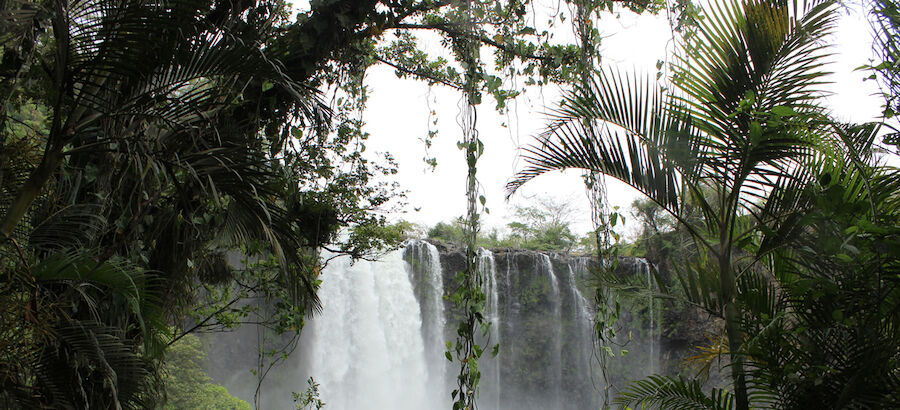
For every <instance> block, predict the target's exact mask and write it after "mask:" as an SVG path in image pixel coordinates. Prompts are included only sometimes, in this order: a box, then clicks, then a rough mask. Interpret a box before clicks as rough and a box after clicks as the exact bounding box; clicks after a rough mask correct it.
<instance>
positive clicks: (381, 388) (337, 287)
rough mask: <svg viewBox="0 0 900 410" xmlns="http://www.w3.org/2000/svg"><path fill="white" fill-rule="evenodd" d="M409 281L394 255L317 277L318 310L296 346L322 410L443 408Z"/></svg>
mask: <svg viewBox="0 0 900 410" xmlns="http://www.w3.org/2000/svg"><path fill="white" fill-rule="evenodd" d="M429 253H430V252H429ZM431 256H434V255H433V254H432V255H431ZM433 260H434V259H432V261H433ZM432 267H433V266H432ZM410 276H411V275H410V274H409V265H408V264H407V263H406V262H404V260H403V259H402V256H401V252H400V251H395V252H391V253H389V254H388V255H386V256H385V257H384V258H382V260H381V261H379V262H369V261H358V262H356V263H355V264H351V263H350V261H349V260H348V259H347V258H338V259H336V260H333V261H332V262H331V263H330V264H329V265H328V267H327V268H325V269H324V270H323V272H322V287H321V288H320V289H319V296H320V298H321V300H322V304H323V310H322V313H321V314H319V315H318V316H316V317H315V318H314V319H313V320H312V321H311V323H310V324H309V325H307V328H306V330H305V331H304V340H303V341H302V342H301V343H305V344H306V347H307V351H306V352H304V354H305V356H306V357H307V360H308V361H309V363H308V365H307V366H308V368H307V369H306V374H310V375H312V376H313V377H315V379H316V381H317V382H318V383H319V384H320V390H319V391H320V396H321V398H322V400H323V401H325V403H327V405H328V408H332V409H348V410H349V409H360V410H363V409H372V410H375V409H388V408H390V409H402V410H417V409H424V408H431V407H432V406H434V404H435V403H441V402H446V401H447V396H444V395H443V394H442V393H443V392H442V390H443V389H441V387H442V386H440V385H435V384H434V382H433V381H434V380H440V379H442V378H443V371H442V367H440V366H438V367H435V366H436V365H437V364H436V363H435V360H434V359H437V358H431V357H427V356H430V355H426V344H427V343H426V340H425V339H426V337H432V336H433V335H429V334H427V333H428V332H426V334H425V336H424V337H423V328H425V329H427V328H428V327H427V326H426V327H423V321H422V310H421V309H420V304H419V302H418V301H417V300H416V297H415V294H414V292H413V286H412V283H411V281H410ZM438 305H440V304H438ZM433 313H434V312H426V314H433ZM429 319H433V317H432V318H429ZM441 320H443V319H442V318H441ZM441 327H442V324H440V325H438V326H437V328H438V329H440V328H441ZM296 383H297V384H298V386H299V385H300V384H301V383H302V381H301V380H297V381H296ZM298 390H301V389H300V388H299V387H298Z"/></svg>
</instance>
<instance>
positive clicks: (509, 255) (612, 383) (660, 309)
mask: <svg viewBox="0 0 900 410" xmlns="http://www.w3.org/2000/svg"><path fill="white" fill-rule="evenodd" d="M427 244H430V245H431V246H430V247H433V248H434V249H436V251H437V254H438V255H439V259H440V266H441V286H442V288H443V289H444V294H445V295H446V294H449V293H450V292H452V290H453V289H455V287H456V286H457V283H456V281H455V279H454V277H455V275H456V274H457V273H458V272H461V271H463V270H465V251H464V249H463V248H462V247H460V246H458V245H454V244H448V243H443V242H439V241H428V242H427ZM424 246H427V245H426V243H425V242H424V241H420V242H414V243H413V244H411V245H410V246H409V247H408V248H407V251H406V254H405V259H406V260H407V261H408V262H409V263H410V264H411V266H412V274H411V275H412V276H411V280H413V281H414V283H416V282H417V281H423V280H425V277H426V273H425V271H424V270H422V269H418V267H419V266H422V265H423V263H421V262H416V258H415V257H414V255H413V254H412V253H411V250H412V249H416V248H417V247H424ZM589 266H593V261H592V260H591V258H588V257H583V256H568V255H561V254H554V253H546V252H535V251H527V250H521V249H509V248H506V249H491V250H484V249H482V250H481V251H480V253H479V271H480V273H481V274H482V275H483V278H484V284H485V293H486V297H487V304H486V308H485V317H486V318H487V320H488V321H490V322H492V323H491V327H490V330H489V333H488V336H489V338H485V340H482V341H481V342H482V343H483V344H485V345H486V346H484V347H485V349H486V351H488V352H490V351H491V347H493V345H495V344H497V345H498V347H499V348H498V351H499V354H498V356H497V357H496V358H492V357H490V355H489V354H485V355H484V356H483V358H482V360H481V361H480V362H479V368H480V369H482V371H483V373H484V374H483V376H482V382H481V393H480V395H481V401H480V402H479V403H480V404H479V407H482V408H488V409H593V408H599V407H600V406H601V405H602V399H601V398H602V397H603V390H604V389H605V388H607V387H609V388H610V391H611V392H613V394H614V392H615V391H617V390H619V389H621V388H622V387H624V386H625V385H626V384H627V382H629V381H631V380H636V379H640V378H643V377H646V376H647V375H650V374H670V375H671V374H677V373H679V372H680V371H682V368H683V366H682V362H683V360H684V358H685V357H688V356H690V355H692V354H693V353H692V352H693V349H694V347H695V346H697V345H700V344H704V343H706V342H707V340H706V339H705V335H709V334H714V333H715V331H716V329H717V326H718V325H717V324H716V323H715V322H714V321H712V320H710V319H709V318H708V317H706V316H705V315H703V314H701V313H700V312H699V311H697V310H695V309H693V308H690V307H686V306H679V305H676V304H674V303H672V302H669V301H662V300H659V299H657V300H653V299H651V298H650V297H649V296H648V297H645V298H637V299H631V300H621V306H622V309H621V316H620V318H619V321H618V323H617V327H618V329H617V332H618V336H617V340H616V344H617V346H613V352H614V354H615V355H616V357H615V358H614V359H612V360H609V361H608V364H607V366H608V367H607V368H608V372H607V379H606V380H605V381H604V378H603V377H602V375H601V374H600V371H599V362H598V360H597V355H598V354H600V353H599V352H598V349H597V347H596V346H595V344H594V342H595V339H596V337H595V332H594V326H595V325H594V321H595V314H596V307H595V305H594V304H593V295H592V294H586V293H584V292H588V291H589V288H588V286H586V282H587V281H589V280H590V279H591V273H590V271H589V269H588V268H589ZM431 272H434V271H433V270H432V271H431ZM432 274H433V273H432ZM619 274H620V275H626V276H632V277H633V279H634V280H637V281H639V282H641V283H650V282H647V281H652V280H653V275H652V274H651V271H650V266H649V264H648V263H647V262H646V261H644V260H643V259H635V258H623V259H622V260H620V261H619ZM414 286H415V285H414ZM417 295H418V294H417ZM417 297H418V296H417ZM432 298H433V296H432ZM428 303H430V302H428ZM425 304H427V303H425V302H423V306H424V305H425ZM442 308H443V311H444V312H446V313H445V315H446V318H445V320H444V323H445V328H444V335H445V338H446V340H455V334H456V333H455V326H456V325H455V324H456V323H458V319H459V318H458V317H456V316H455V314H454V309H455V307H454V306H453V305H452V303H451V302H449V301H448V300H447V298H445V301H444V306H443V307H442ZM424 314H425V312H424V311H423V315H424ZM602 354H607V353H602ZM451 380H452V379H451ZM606 383H608V384H609V386H607V385H606Z"/></svg>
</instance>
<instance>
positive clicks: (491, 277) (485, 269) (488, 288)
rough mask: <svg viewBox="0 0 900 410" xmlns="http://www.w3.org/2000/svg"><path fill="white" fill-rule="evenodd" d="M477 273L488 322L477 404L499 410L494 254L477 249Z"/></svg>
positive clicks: (499, 383)
mask: <svg viewBox="0 0 900 410" xmlns="http://www.w3.org/2000/svg"><path fill="white" fill-rule="evenodd" d="M478 272H479V273H480V274H481V275H482V276H481V277H482V280H483V281H484V293H485V296H486V303H485V318H486V319H487V321H488V322H490V330H489V331H488V334H489V336H490V337H489V338H488V340H483V341H481V343H482V344H483V345H484V346H483V347H484V351H485V353H484V355H482V358H483V359H482V360H480V361H479V363H480V364H481V368H482V369H484V377H483V379H482V380H484V382H483V383H482V386H481V388H480V393H479V402H480V403H484V404H486V405H487V406H486V407H485V408H487V409H500V395H501V394H502V391H503V384H502V383H501V381H500V360H502V359H503V358H502V356H497V357H493V355H492V352H493V347H494V345H497V344H500V343H501V340H500V306H499V302H500V297H499V295H498V290H497V267H496V263H495V262H494V254H493V253H491V251H489V250H487V249H484V248H479V249H478Z"/></svg>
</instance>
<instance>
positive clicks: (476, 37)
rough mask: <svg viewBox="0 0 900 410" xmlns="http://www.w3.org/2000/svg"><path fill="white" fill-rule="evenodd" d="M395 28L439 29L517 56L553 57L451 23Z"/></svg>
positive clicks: (410, 24)
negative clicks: (516, 46) (522, 48)
mask: <svg viewBox="0 0 900 410" xmlns="http://www.w3.org/2000/svg"><path fill="white" fill-rule="evenodd" d="M391 28H394V29H409V30H437V31H441V32H444V33H446V34H447V35H450V36H453V37H465V38H469V39H472V40H477V41H479V42H481V43H483V44H487V45H489V46H491V47H494V48H497V49H499V50H502V51H504V52H506V53H509V54H512V55H515V56H517V57H521V58H524V59H529V60H539V61H549V60H551V59H552V57H550V56H548V55H540V54H534V53H522V52H520V51H518V50H515V49H514V48H512V47H510V46H509V44H503V43H500V42H497V41H495V40H493V39H491V38H488V37H485V36H482V35H479V34H471V33H466V32H464V31H460V30H457V29H455V28H453V27H452V26H450V25H447V24H414V23H398V24H396V25H395V26H393V27H391Z"/></svg>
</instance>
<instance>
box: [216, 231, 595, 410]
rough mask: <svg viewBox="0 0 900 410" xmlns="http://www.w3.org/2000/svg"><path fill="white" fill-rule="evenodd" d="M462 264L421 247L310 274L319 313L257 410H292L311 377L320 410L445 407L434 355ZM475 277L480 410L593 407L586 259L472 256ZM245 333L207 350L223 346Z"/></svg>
mask: <svg viewBox="0 0 900 410" xmlns="http://www.w3.org/2000/svg"><path fill="white" fill-rule="evenodd" d="M464 266H465V257H464V252H461V251H459V250H458V248H452V247H449V246H444V247H442V248H440V249H438V248H437V247H436V246H435V245H434V244H431V243H429V242H425V241H410V242H409V243H408V244H407V245H406V247H405V249H401V250H398V251H394V252H391V253H389V254H387V255H385V256H384V257H382V258H381V260H380V261H378V262H371V261H357V262H355V263H351V261H350V260H349V259H348V258H344V257H341V258H337V259H334V260H332V261H331V262H330V263H329V264H328V266H327V267H326V268H325V269H323V270H322V273H321V276H320V278H321V280H322V285H321V288H320V289H319V296H320V298H321V301H322V305H323V310H322V312H321V313H319V314H317V315H315V316H314V317H313V318H311V319H309V321H308V323H307V324H306V327H305V328H304V331H303V334H302V337H301V339H300V344H299V347H298V348H297V351H296V352H294V354H293V355H292V356H291V357H290V358H289V359H288V360H287V361H286V362H285V363H283V364H281V365H280V366H279V368H278V369H276V370H275V371H273V372H272V373H271V374H270V375H269V376H267V379H266V381H265V382H264V384H263V388H262V389H261V390H260V391H261V392H262V393H261V397H263V398H264V400H261V401H260V403H262V404H261V408H263V409H282V408H290V407H292V404H291V401H290V397H291V394H290V393H291V392H303V391H304V390H305V389H306V385H305V381H306V379H307V378H308V377H310V376H312V377H313V378H314V379H315V381H316V383H318V385H319V397H320V398H321V399H322V400H323V401H324V402H325V403H326V409H334V410H375V409H379V410H380V409H398V410H413V409H416V410H418V409H439V408H449V407H450V406H451V402H452V399H451V394H450V392H451V391H452V390H453V389H454V388H455V380H456V379H455V376H456V374H455V373H456V369H458V367H457V363H455V361H454V362H450V361H448V360H447V359H446V357H445V352H446V350H447V347H446V343H447V342H448V341H452V340H453V339H455V329H456V321H457V320H458V314H457V313H455V311H454V306H453V303H452V302H451V301H450V300H449V298H448V297H447V295H448V294H450V293H452V289H453V288H454V287H455V286H456V284H455V280H454V276H455V275H456V273H458V272H460V271H461V270H462V269H464ZM478 271H479V274H480V275H482V279H483V283H484V291H485V310H484V317H485V321H486V322H489V323H490V326H489V327H487V328H486V332H479V335H478V339H477V343H479V344H480V345H481V346H482V348H483V350H484V354H483V355H482V357H481V358H480V359H479V362H478V369H479V370H480V371H481V372H482V377H481V383H480V385H479V393H478V394H479V400H478V404H479V408H480V409H482V410H580V409H591V408H598V407H599V406H600V404H601V403H600V397H601V396H600V393H599V392H600V389H602V386H598V385H597V384H596V383H598V380H600V379H599V378H598V377H597V375H595V374H594V373H593V372H595V371H596V370H597V369H596V366H593V365H592V364H591V361H592V360H594V359H593V354H594V352H593V350H592V349H593V343H592V338H593V322H592V320H593V316H594V313H593V307H592V304H591V303H590V302H589V301H588V300H587V299H585V298H584V297H583V296H582V294H581V292H580V291H579V289H578V282H579V280H580V279H581V278H582V277H584V275H585V272H586V271H587V258H578V257H568V256H559V255H553V256H549V255H547V254H543V253H539V252H534V251H522V250H515V249H500V250H494V251H493V252H492V251H488V250H484V249H481V250H479V252H478ZM253 334H254V331H251V330H250V329H248V330H247V331H245V332H244V333H243V336H241V337H240V339H242V340H241V341H238V340H236V339H235V340H231V341H225V342H218V343H220V344H219V347H215V346H213V347H211V348H213V349H222V350H224V347H223V346H225V347H227V348H228V349H231V350H234V349H236V346H237V344H244V343H247V344H250V343H252V342H251V341H250V340H243V339H249V338H250V337H252V336H251V335H253ZM248 336H250V337H248ZM494 345H498V348H499V354H498V355H497V356H496V357H493V355H492V354H491V353H492V350H493V346H494ZM248 347H249V346H248ZM454 360H455V357H454ZM222 367H224V366H222ZM255 380H256V378H255V377H252V378H249V377H248V376H247V373H246V371H244V372H235V373H232V374H230V375H227V377H226V379H225V380H224V381H223V383H224V384H226V385H227V386H228V388H229V390H231V391H235V392H237V393H239V394H240V395H241V397H242V398H245V399H249V400H252V398H253V396H252V391H255V387H250V386H255Z"/></svg>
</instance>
